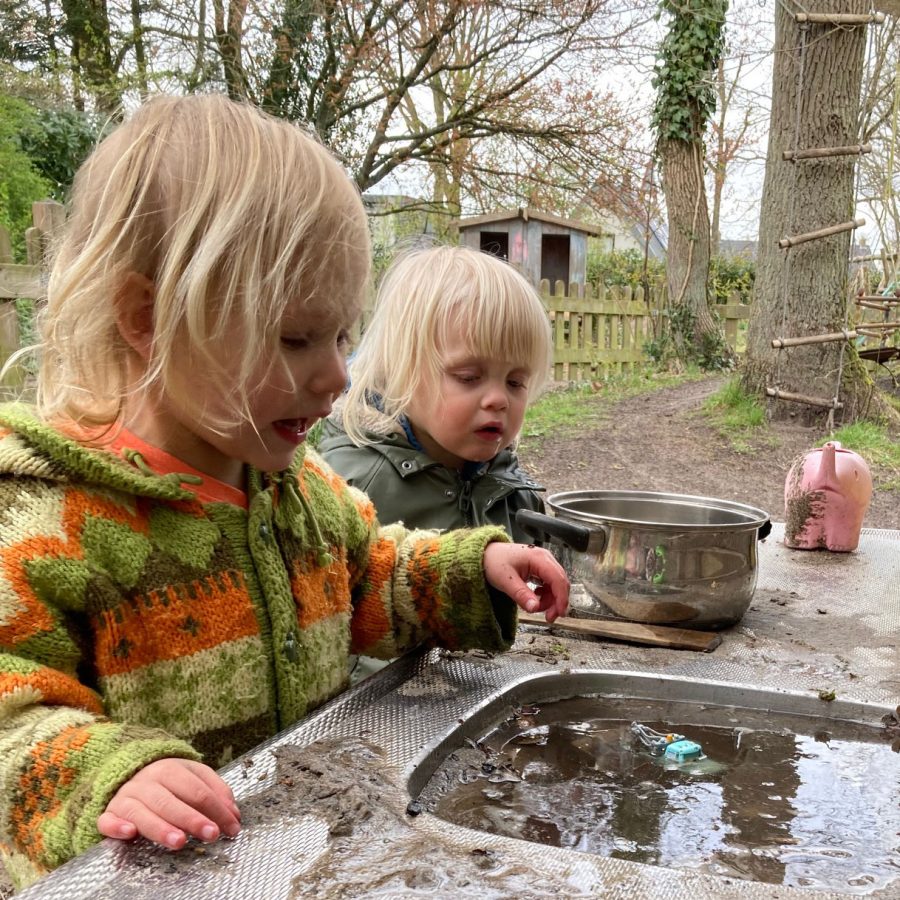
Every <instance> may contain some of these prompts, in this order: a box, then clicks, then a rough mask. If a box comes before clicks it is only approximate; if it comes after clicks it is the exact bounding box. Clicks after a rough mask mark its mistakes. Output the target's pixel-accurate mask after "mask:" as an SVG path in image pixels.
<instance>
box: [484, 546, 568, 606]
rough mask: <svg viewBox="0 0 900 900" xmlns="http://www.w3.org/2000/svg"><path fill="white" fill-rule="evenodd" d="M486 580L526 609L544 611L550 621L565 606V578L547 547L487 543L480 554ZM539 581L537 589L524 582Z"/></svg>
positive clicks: (566, 601) (566, 585)
mask: <svg viewBox="0 0 900 900" xmlns="http://www.w3.org/2000/svg"><path fill="white" fill-rule="evenodd" d="M484 572H485V577H486V578H487V580H488V582H489V583H490V584H491V585H492V586H493V587H495V588H497V589H498V590H501V591H503V593H505V594H506V595H507V596H509V597H511V598H512V600H513V601H514V602H515V603H516V605H517V606H520V607H521V608H522V609H524V610H525V611H526V612H532V613H533V612H538V611H541V610H543V611H544V612H545V613H546V616H547V621H548V622H553V621H554V620H555V619H557V618H558V617H559V616H561V615H564V614H565V612H566V610H567V609H568V607H569V579H568V578H567V577H566V573H565V571H564V570H563V568H562V566H560V564H559V563H558V562H557V561H556V560H555V559H554V558H553V555H552V554H551V553H549V552H548V551H547V550H543V549H541V548H539V547H529V546H526V545H524V544H500V543H493V544H488V546H487V548H486V549H485V553H484ZM528 581H531V582H532V583H535V582H539V583H540V584H541V588H540V589H539V590H537V591H535V590H533V589H532V588H531V587H529V585H528V583H527V582H528Z"/></svg>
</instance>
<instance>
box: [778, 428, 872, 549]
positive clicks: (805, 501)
mask: <svg viewBox="0 0 900 900" xmlns="http://www.w3.org/2000/svg"><path fill="white" fill-rule="evenodd" d="M871 497H872V476H871V474H870V473H869V467H868V465H866V461H865V460H864V459H863V458H862V457H861V456H860V455H859V454H858V453H854V452H853V451H852V450H844V449H843V447H841V445H840V444H839V443H838V442H837V441H829V442H828V443H827V444H825V446H824V447H820V448H818V449H816V450H810V451H808V452H807V453H804V454H803V456H800V457H798V458H797V459H796V460H794V464H793V465H792V466H791V470H790V471H789V472H788V474H787V479H786V480H785V483H784V518H785V526H784V543H785V544H786V545H787V546H788V547H796V548H799V549H801V550H838V551H848V550H855V549H856V545H857V544H858V543H859V531H860V529H861V528H862V521H863V516H865V514H866V509H868V507H869V500H870V499H871Z"/></svg>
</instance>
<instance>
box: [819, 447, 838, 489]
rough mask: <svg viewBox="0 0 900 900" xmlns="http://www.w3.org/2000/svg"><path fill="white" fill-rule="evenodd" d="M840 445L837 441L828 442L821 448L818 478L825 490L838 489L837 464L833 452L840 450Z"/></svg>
mask: <svg viewBox="0 0 900 900" xmlns="http://www.w3.org/2000/svg"><path fill="white" fill-rule="evenodd" d="M840 449H841V445H840V443H839V442H838V441H828V443H826V444H825V446H824V447H822V463H821V467H820V476H819V477H820V478H821V481H822V486H823V487H824V488H825V490H832V491H834V490H837V489H838V486H839V485H838V477H837V464H836V463H835V456H836V454H835V451H836V450H840Z"/></svg>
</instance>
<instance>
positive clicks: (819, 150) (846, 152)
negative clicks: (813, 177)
mask: <svg viewBox="0 0 900 900" xmlns="http://www.w3.org/2000/svg"><path fill="white" fill-rule="evenodd" d="M871 152H872V145H871V144H849V145H848V146H845V147H813V148H812V149H810V150H784V151H782V154H781V158H782V159H784V160H787V161H788V162H795V161H796V160H798V159H824V158H826V157H830V156H859V155H860V154H862V153H871Z"/></svg>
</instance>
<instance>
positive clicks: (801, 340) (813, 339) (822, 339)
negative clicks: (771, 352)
mask: <svg viewBox="0 0 900 900" xmlns="http://www.w3.org/2000/svg"><path fill="white" fill-rule="evenodd" d="M856 334H857V333H856V332H855V331H835V332H832V333H831V334H810V335H807V336H806V337H792V338H773V339H772V346H773V347H774V348H775V349H776V350H781V349H782V348H783V347H800V346H802V345H803V344H829V343H831V342H832V341H849V340H850V339H851V338H855V337H856Z"/></svg>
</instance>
